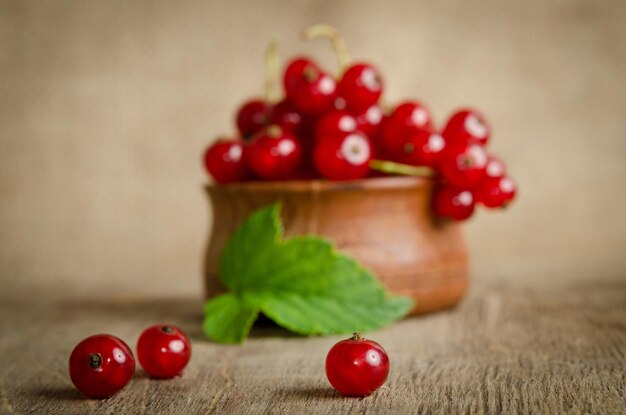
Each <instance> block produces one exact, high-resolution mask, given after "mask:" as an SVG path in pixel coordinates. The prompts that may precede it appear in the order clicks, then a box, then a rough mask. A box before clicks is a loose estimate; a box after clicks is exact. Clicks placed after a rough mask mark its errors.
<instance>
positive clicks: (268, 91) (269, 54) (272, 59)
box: [263, 36, 279, 103]
mask: <svg viewBox="0 0 626 415" xmlns="http://www.w3.org/2000/svg"><path fill="white" fill-rule="evenodd" d="M278 66H279V65H278V41H277V40H276V36H272V38H271V39H270V41H269V43H268V44H267V49H265V85H264V87H263V95H264V96H265V100H266V101H267V102H270V103H275V102H277V101H278V96H277V95H276V89H277V88H276V83H277V79H278V72H279V71H278Z"/></svg>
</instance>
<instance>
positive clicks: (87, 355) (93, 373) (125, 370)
mask: <svg viewBox="0 0 626 415" xmlns="http://www.w3.org/2000/svg"><path fill="white" fill-rule="evenodd" d="M69 370H70V378H71V379H72V383H73V384H74V386H76V388H77V389H78V390H79V391H81V392H82V393H83V394H84V395H85V396H86V397H88V398H92V399H104V398H108V397H110V396H113V395H115V394H116V393H117V392H119V391H120V390H121V389H122V388H124V386H126V384H127V383H128V381H130V379H131V378H132V377H133V374H134V373H135V358H134V357H133V352H132V351H131V350H130V348H129V347H128V345H127V344H126V343H124V342H123V341H122V340H120V339H118V338H117V337H115V336H111V335H108V334H97V335H95V336H91V337H87V338H86V339H84V340H83V341H81V342H80V343H78V345H76V347H75V348H74V350H73V351H72V354H71V355H70V362H69Z"/></svg>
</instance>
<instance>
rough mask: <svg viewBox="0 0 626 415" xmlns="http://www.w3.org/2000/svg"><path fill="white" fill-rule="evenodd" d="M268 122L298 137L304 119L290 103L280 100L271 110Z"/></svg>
mask: <svg viewBox="0 0 626 415" xmlns="http://www.w3.org/2000/svg"><path fill="white" fill-rule="evenodd" d="M270 122H271V124H276V125H278V126H280V127H282V128H284V129H285V130H287V131H289V132H290V133H292V134H295V135H298V134H299V133H300V131H301V129H302V127H303V124H304V119H303V117H302V114H300V112H298V110H297V109H296V107H295V106H294V105H293V104H292V103H290V102H289V101H287V100H282V101H280V102H279V103H278V104H276V105H274V108H272V114H271V116H270Z"/></svg>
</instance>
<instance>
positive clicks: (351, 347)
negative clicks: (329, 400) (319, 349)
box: [326, 333, 389, 397]
mask: <svg viewBox="0 0 626 415" xmlns="http://www.w3.org/2000/svg"><path fill="white" fill-rule="evenodd" d="M326 376H327V377H328V381H329V382H330V384H331V385H333V387H334V388H335V389H337V390H338V391H339V392H341V393H342V394H343V395H345V396H355V397H361V396H368V395H371V394H372V392H374V391H375V390H376V389H378V388H380V387H381V386H382V385H383V384H384V383H385V381H386V380H387V376H389V357H388V356H387V352H385V349H383V348H382V346H381V345H380V344H378V343H376V342H374V341H371V340H366V339H364V338H362V337H361V336H360V335H359V334H358V333H355V334H354V336H352V337H351V338H350V339H347V340H342V341H340V342H339V343H337V344H335V345H334V346H333V347H332V348H331V349H330V351H329V352H328V356H326Z"/></svg>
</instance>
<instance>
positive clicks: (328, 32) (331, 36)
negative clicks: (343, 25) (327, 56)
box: [304, 24, 350, 75]
mask: <svg viewBox="0 0 626 415" xmlns="http://www.w3.org/2000/svg"><path fill="white" fill-rule="evenodd" d="M316 37H325V38H328V40H330V44H331V46H332V47H333V50H334V51H335V55H336V56H337V61H338V63H339V75H341V74H342V73H343V71H345V70H346V68H347V67H348V65H349V64H350V55H349V54H348V48H347V47H346V42H345V41H344V40H343V38H342V37H341V36H340V35H339V32H338V31H337V29H335V28H334V27H332V26H330V25H327V24H316V25H313V26H311V27H309V28H308V29H306V30H305V31H304V38H305V39H306V40H311V39H315V38H316Z"/></svg>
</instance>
